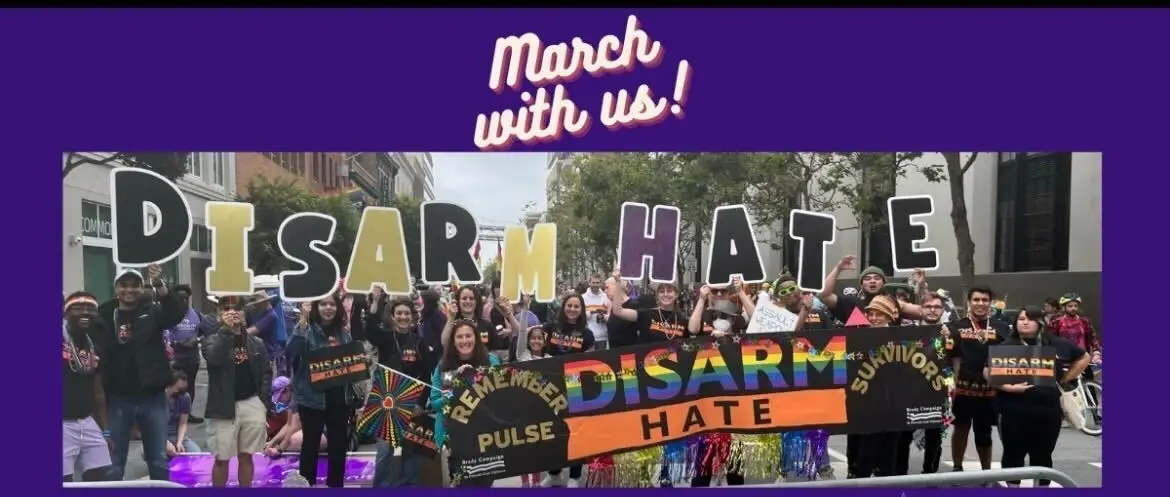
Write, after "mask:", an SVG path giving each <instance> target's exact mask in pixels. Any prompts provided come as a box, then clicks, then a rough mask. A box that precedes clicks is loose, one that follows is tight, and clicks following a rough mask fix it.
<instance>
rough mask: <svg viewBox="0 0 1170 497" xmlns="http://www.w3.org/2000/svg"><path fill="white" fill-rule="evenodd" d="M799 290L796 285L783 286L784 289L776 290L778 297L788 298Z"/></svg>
mask: <svg viewBox="0 0 1170 497" xmlns="http://www.w3.org/2000/svg"><path fill="white" fill-rule="evenodd" d="M797 290H799V288H797V287H796V285H787V286H782V287H780V288H778V289H776V296H777V297H787V296H789V295H792V294H794V293H796V291H797Z"/></svg>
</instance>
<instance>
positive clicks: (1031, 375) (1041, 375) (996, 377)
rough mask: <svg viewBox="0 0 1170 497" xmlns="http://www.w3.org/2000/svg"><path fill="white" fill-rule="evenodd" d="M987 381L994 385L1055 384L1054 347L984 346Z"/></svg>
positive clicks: (1038, 385)
mask: <svg viewBox="0 0 1170 497" xmlns="http://www.w3.org/2000/svg"><path fill="white" fill-rule="evenodd" d="M987 367H988V375H987V380H988V382H989V383H991V384H992V385H994V386H1000V385H1014V384H1017V383H1027V384H1029V385H1032V386H1037V387H1040V386H1053V385H1055V384H1056V349H1054V348H1052V347H1030V346H1027V345H993V346H991V347H988V348H987Z"/></svg>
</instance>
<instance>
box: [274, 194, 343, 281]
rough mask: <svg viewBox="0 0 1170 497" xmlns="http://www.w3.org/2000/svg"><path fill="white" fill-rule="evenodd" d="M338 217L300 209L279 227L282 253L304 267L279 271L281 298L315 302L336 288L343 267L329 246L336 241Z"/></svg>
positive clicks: (277, 237)
mask: <svg viewBox="0 0 1170 497" xmlns="http://www.w3.org/2000/svg"><path fill="white" fill-rule="evenodd" d="M336 230H337V220H336V219H333V216H327V215H325V214H320V213H317V212H300V213H297V214H293V215H291V216H289V217H288V218H286V219H285V220H284V222H282V223H280V228H279V229H278V230H277V231H276V244H277V247H278V248H279V249H280V253H282V254H284V256H285V258H287V259H288V260H290V261H292V262H293V263H295V264H299V265H300V266H301V269H289V270H286V271H281V272H280V299H281V300H283V301H285V302H312V301H314V300H320V299H323V298H325V297H327V296H329V295H332V294H333V292H335V291H337V280H338V279H339V278H340V277H341V268H340V267H339V266H338V265H337V259H334V258H333V256H332V255H330V254H329V252H326V251H325V248H324V247H326V246H328V245H329V244H330V243H333V234H334V232H335V231H336Z"/></svg>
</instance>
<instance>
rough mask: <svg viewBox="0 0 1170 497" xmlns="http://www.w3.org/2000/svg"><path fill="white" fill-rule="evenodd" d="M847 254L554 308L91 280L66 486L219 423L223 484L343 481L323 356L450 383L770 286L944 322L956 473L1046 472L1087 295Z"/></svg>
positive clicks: (414, 479) (890, 442) (492, 295)
mask: <svg viewBox="0 0 1170 497" xmlns="http://www.w3.org/2000/svg"><path fill="white" fill-rule="evenodd" d="M852 264H853V259H852V258H851V257H847V258H845V259H843V260H842V261H841V262H840V263H839V264H838V265H837V266H836V267H835V268H834V269H833V270H832V271H831V273H830V274H829V275H828V277H827V279H826V282H825V287H824V291H822V292H820V293H818V294H816V295H814V294H811V293H806V292H802V291H800V289H799V287H798V286H797V283H796V281H795V279H794V278H792V277H791V276H788V275H782V276H781V277H779V278H778V279H776V280H775V281H772V282H769V283H768V284H767V285H764V286H763V287H760V288H759V290H758V291H757V289H755V288H749V287H748V286H747V285H743V284H740V283H739V282H733V283H732V284H729V285H707V286H702V287H701V288H698V289H696V291H695V292H694V293H693V294H689V295H688V293H689V292H684V291H683V290H682V289H681V288H680V287H678V286H676V285H674V284H669V283H660V284H657V285H655V286H654V287H653V288H652V289H647V288H643V289H642V290H643V291H641V292H638V291H637V289H635V288H633V287H632V286H631V285H629V284H628V283H626V282H624V281H622V280H621V279H620V277H619V276H620V275H618V274H616V271H615V273H614V274H612V275H609V276H608V277H604V278H603V277H602V276H601V275H598V276H594V277H592V278H590V279H589V280H588V281H587V282H583V283H582V284H581V285H579V286H578V287H576V288H574V289H571V290H569V291H566V292H563V294H562V295H561V296H560V297H559V298H558V299H557V300H556V301H555V302H552V303H549V304H542V303H536V302H533V301H531V299H530V297H529V296H524V297H522V298H521V299H520V300H519V301H517V302H512V301H510V300H509V299H507V298H505V297H503V296H501V295H500V294H499V288H498V285H463V286H453V287H452V288H443V287H429V288H419V289H418V290H419V291H417V292H415V294H412V295H411V296H409V297H408V296H393V297H392V296H389V295H387V294H385V293H384V292H382V291H380V290H379V289H375V291H374V292H373V293H371V294H369V295H346V294H344V293H337V294H334V295H330V296H328V297H326V298H323V299H320V300H317V301H314V302H306V303H303V304H300V305H293V304H289V303H286V302H281V301H280V300H279V298H278V297H277V296H276V295H275V294H276V292H274V291H264V290H260V291H258V292H257V293H256V294H255V295H253V296H252V297H250V298H241V297H222V298H219V299H215V306H216V311H215V312H214V313H210V314H202V313H200V312H198V311H197V310H196V308H195V307H193V306H192V302H191V294H192V292H191V289H190V287H188V286H186V285H169V284H168V282H166V281H164V280H163V278H162V272H161V270H160V269H159V267H158V266H156V265H152V266H149V267H147V268H146V274H145V275H143V274H142V273H140V272H139V271H137V270H133V269H128V270H124V271H122V272H120V273H119V274H118V275H117V276H116V278H115V279H114V281H113V285H114V289H115V298H114V299H113V300H111V301H109V302H105V303H99V302H98V301H97V299H96V297H94V296H93V295H91V294H88V293H86V292H73V293H70V294H68V295H66V296H65V298H64V308H63V344H64V354H63V365H64V392H63V394H64V397H63V417H64V421H63V438H64V443H63V452H64V453H63V461H64V468H63V475H64V479H65V481H72V480H73V478H74V476H75V474H80V475H81V478H82V479H83V480H85V481H101V480H121V479H122V478H123V476H124V472H125V467H126V463H127V456H128V453H129V446H130V442H131V440H132V439H134V438H139V439H141V441H142V448H143V452H142V453H143V458H144V461H145V463H146V465H147V468H148V473H149V477H150V478H151V479H156V480H166V479H168V475H169V471H168V467H169V466H168V459H169V458H170V457H173V456H175V455H176V454H180V453H185V452H186V453H189V452H198V451H200V450H201V448H200V447H199V446H198V445H196V444H195V443H194V442H193V441H192V440H191V439H190V436H189V435H190V430H189V426H190V425H191V424H198V423H207V427H208V440H207V444H208V447H206V448H205V449H206V450H207V451H209V452H212V453H214V454H215V459H216V463H215V466H214V469H213V474H212V480H213V485H214V486H226V485H228V484H229V482H228V481H227V479H228V475H229V471H228V467H229V462H230V461H231V460H232V459H235V460H236V465H237V474H238V476H239V481H238V482H234V483H235V484H238V485H239V486H243V487H247V486H250V484H251V482H252V478H253V474H252V473H253V469H252V457H253V456H252V455H253V454H255V453H264V454H268V455H269V456H277V455H280V454H284V453H296V454H299V456H300V464H299V468H300V469H299V472H300V474H301V476H303V477H304V479H305V480H306V481H307V482H308V484H309V485H314V484H315V483H316V482H317V474H316V472H317V468H318V458H319V457H320V454H321V453H322V451H324V452H325V457H326V460H327V464H326V467H327V471H326V476H325V479H326V484H327V486H330V487H340V486H343V484H344V476H345V475H344V471H345V460H346V455H347V452H348V451H350V450H352V449H354V448H355V447H356V446H357V444H359V443H360V442H362V440H360V439H361V437H360V435H359V434H357V433H356V429H355V426H356V421H355V420H356V416H355V413H356V412H357V411H358V410H359V409H360V408H361V406H362V404H363V403H364V401H365V395H366V391H365V388H366V387H365V385H362V384H359V383H354V384H349V385H345V386H341V387H335V388H330V389H327V390H324V391H321V390H317V389H314V388H313V387H311V386H310V382H309V372H308V371H307V366H306V361H304V360H303V359H304V357H306V356H307V355H308V354H310V353H312V351H314V350H318V349H320V348H323V347H333V346H338V345H344V344H349V343H352V342H355V341H357V342H363V343H365V344H366V346H367V350H368V352H369V353H370V357H371V360H376V361H377V362H378V363H380V364H382V365H384V366H386V367H388V368H392V369H393V370H394V371H396V372H400V373H401V374H405V375H408V376H410V377H412V378H413V379H415V380H417V381H419V382H423V383H426V384H429V385H433V386H436V387H439V388H440V389H447V388H450V387H451V385H452V384H453V383H454V381H455V379H456V378H457V377H458V376H460V375H463V374H466V373H467V372H468V371H469V370H474V369H476V368H481V367H490V366H493V365H499V364H501V363H506V362H517V361H537V360H542V359H546V358H549V357H555V356H562V355H570V354H580V353H584V352H588V351H591V350H602V349H607V348H620V347H627V346H631V345H636V344H644V343H657V342H665V341H671V340H683V339H687V338H691V337H696V336H701V335H714V336H720V335H733V334H742V333H745V332H746V330H747V329H748V323H749V322H750V320H751V316H752V314H753V313H754V312H755V306H756V305H757V303H758V300H757V299H758V298H759V297H760V295H761V293H767V294H768V296H769V300H770V301H771V302H772V303H773V304H774V305H779V306H783V307H785V308H787V309H788V310H789V311H791V312H793V313H794V314H797V315H798V316H799V317H798V321H797V329H802V330H815V329H834V328H840V327H842V326H844V324H845V323H846V322H847V321H848V320H849V318H850V316H852V315H853V313H854V310H858V311H860V312H861V313H862V314H863V315H864V316H865V317H866V319H867V320H868V322H869V326H872V327H883V326H920V325H943V326H942V327H941V329H942V330H943V331H942V332H943V335H944V336H945V337H946V344H947V346H946V359H945V360H946V362H947V364H945V366H949V367H951V368H952V370H953V371H954V378H955V382H954V391H953V401H952V403H951V405H952V409H953V417H954V421H953V426H954V430H953V434H952V438H951V456H952V460H953V461H954V469H955V470H956V471H962V470H963V469H964V455H965V454H966V448H967V444H968V440H969V435H970V433H974V444H975V447H976V452H977V454H978V456H979V463H980V465H981V466H982V467H983V468H984V469H989V468H990V467H991V458H992V452H991V447H992V444H993V443H994V442H993V436H992V431H993V430H992V427H995V426H998V433H999V437H1000V440H1001V442H1000V443H1001V444H1002V445H1003V451H1002V454H1003V455H1002V466H1003V467H1005V468H1010V467H1019V466H1023V465H1024V463H1025V459H1028V463H1029V464H1030V465H1033V466H1049V467H1051V465H1052V452H1053V450H1054V449H1055V446H1056V440H1057V438H1058V437H1059V435H1060V428H1061V422H1062V411H1061V403H1060V398H1061V395H1062V392H1063V391H1064V390H1067V389H1068V385H1070V384H1072V383H1074V382H1075V380H1076V379H1077V378H1079V377H1081V375H1082V374H1087V371H1088V366H1089V364H1090V362H1098V363H1099V361H1100V351H1101V345H1100V338H1099V336H1098V335H1097V334H1096V333H1095V331H1094V328H1093V326H1092V325H1091V323H1090V321H1089V320H1088V319H1087V318H1085V317H1084V316H1081V315H1080V313H1079V305H1080V297H1078V296H1076V295H1075V294H1068V295H1065V296H1064V297H1062V298H1059V299H1055V300H1050V301H1048V302H1045V304H1044V307H1043V308H1041V307H1038V306H1031V305H1028V306H1023V307H1022V308H1020V309H1019V310H1018V311H1016V312H1014V313H1013V314H1014V317H1013V318H1012V319H1010V320H1007V319H1005V318H1004V316H1005V315H1007V314H1005V313H996V312H994V311H995V309H994V307H995V306H994V305H993V304H994V302H995V299H996V295H995V294H994V292H993V291H992V290H991V289H990V288H987V287H983V286H976V287H973V288H971V289H970V290H968V291H967V294H966V295H965V296H964V297H965V298H966V306H965V312H964V313H963V314H962V315H960V314H959V313H958V312H957V310H956V308H955V307H954V306H953V305H952V302H951V301H950V298H949V296H948V295H947V294H946V293H945V292H941V291H939V292H932V291H931V290H930V289H929V287H928V285H927V282H926V279H925V276H924V274H923V273H922V272H921V271H919V272H916V273H915V276H913V277H912V278H911V281H912V284H911V285H909V286H908V287H906V286H904V287H901V288H900V289H898V290H896V291H895V290H894V289H893V288H894V285H893V284H889V285H888V283H889V282H888V279H889V278H888V276H887V275H885V274H884V273H883V272H882V270H880V269H878V268H865V269H863V270H862V271H861V272H860V278H859V281H858V286H857V288H856V289H846V290H845V291H842V292H840V293H838V292H837V291H836V288H835V287H836V284H837V281H838V279H839V278H838V276H839V274H840V273H841V271H845V270H848V269H852ZM341 288H344V286H341ZM907 288H909V290H907ZM684 301H686V303H685V304H684ZM948 314H949V315H948ZM769 331H795V330H769ZM997 344H1016V345H1029V346H1045V347H1052V348H1053V349H1055V350H1056V353H1057V358H1058V361H1057V362H1058V369H1059V373H1058V374H1060V375H1061V381H1060V386H1059V387H1042V386H1037V387H1033V386H1029V385H1026V384H1018V385H1006V386H1001V387H992V386H991V385H990V383H989V382H988V372H987V367H986V363H987V355H988V347H990V346H992V345H997ZM201 362H204V363H205V364H206V374H207V376H208V377H207V379H206V382H207V393H206V396H207V398H206V399H205V403H204V404H205V406H206V408H205V411H204V412H203V413H202V417H200V416H196V415H195V413H194V412H192V406H193V405H194V400H195V392H196V389H195V382H196V378H197V376H198V375H199V373H200V364H201ZM445 402H447V398H446V397H445V396H444V395H443V394H442V393H441V392H440V391H432V394H431V395H430V396H429V398H428V399H427V401H426V402H425V405H424V406H420V407H419V408H418V409H417V410H416V413H415V415H417V416H428V415H429V416H433V417H434V418H435V424H434V427H435V430H434V432H435V441H436V443H437V445H438V446H440V447H442V446H443V445H444V442H445V440H446V436H447V435H446V430H445V429H444V423H445V420H444V415H443V406H444V404H445ZM943 432H944V429H932V430H926V432H925V434H924V442H923V444H922V448H923V451H924V455H925V457H924V464H923V468H922V472H924V473H933V472H937V471H939V462H940V457H941V455H942V451H943V449H942V442H943V438H944V436H943ZM703 436H711V437H719V436H725V435H723V434H710V435H703ZM825 438H826V439H827V437H825ZM913 441H914V434H913V433H912V432H891V433H880V434H871V435H850V436H849V437H848V458H847V459H848V475H847V476H848V477H849V478H866V477H870V476H890V475H899V474H907V473H908V472H909V471H910V468H909V457H910V451H911V445H913ZM393 452H394V449H393V447H390V445H389V444H387V443H386V442H383V441H377V461H376V473H375V475H374V485H375V486H378V487H418V486H437V485H441V483H437V484H436V483H434V482H436V481H442V480H443V478H442V475H441V472H442V470H441V467H442V464H441V461H440V460H439V459H438V457H441V456H438V457H434V456H431V455H429V454H428V453H427V452H425V451H422V450H418V449H417V448H415V447H413V446H412V445H410V444H405V445H404V446H403V447H401V453H400V455H399V456H398V459H397V460H398V463H397V467H395V468H391V466H392V463H391V461H392V460H393ZM816 465H817V468H818V469H819V471H818V473H819V477H822V478H828V477H831V476H832V469H831V466H830V465H829V461H827V460H825V461H818V462H816ZM709 469H710V468H709ZM723 469H724V474H723V476H724V477H725V479H726V482H727V484H728V485H731V486H735V485H743V484H744V482H745V478H744V476H743V474H742V472H741V471H739V470H737V468H734V467H726V468H723ZM714 473H715V471H713V470H711V471H698V472H696V473H695V474H696V476H694V477H693V478H691V481H690V486H693V487H703V486H709V485H711V481H712V477H713V476H715V475H714ZM435 475H439V476H438V477H436V476H435ZM582 477H583V467H582V466H581V465H574V466H571V467H569V468H564V469H553V470H550V471H548V472H547V473H545V474H535V475H523V476H522V478H521V479H522V482H523V485H524V486H540V487H557V486H567V487H574V486H580V485H583V483H584V482H583V481H582ZM492 483H493V480H492V478H491V477H481V478H461V479H458V485H459V486H464V487H490V486H491V485H492ZM671 483H672V482H669V481H666V479H663V481H661V482H660V484H663V485H669V484H671ZM1017 483H1018V482H1017ZM1042 483H1043V482H1042Z"/></svg>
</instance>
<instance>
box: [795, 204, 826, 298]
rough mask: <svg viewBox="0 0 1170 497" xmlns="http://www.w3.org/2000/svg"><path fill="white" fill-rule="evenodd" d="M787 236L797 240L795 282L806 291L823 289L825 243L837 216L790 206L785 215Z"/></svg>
mask: <svg viewBox="0 0 1170 497" xmlns="http://www.w3.org/2000/svg"><path fill="white" fill-rule="evenodd" d="M788 236H789V238H792V239H793V240H796V241H797V242H799V243H800V251H799V258H798V259H797V261H798V263H797V265H796V266H797V268H796V283H797V285H799V286H800V289H801V290H804V291H806V292H819V291H821V290H824V289H825V276H826V272H825V270H826V269H827V268H826V266H827V264H828V261H826V260H825V257H826V254H827V253H828V251H829V245H831V244H832V243H833V241H834V240H836V238H837V218H835V217H833V216H830V215H828V214H821V213H819V212H812V211H805V210H799V209H796V210H793V211H792V212H791V213H790V214H789V215H788Z"/></svg>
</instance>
